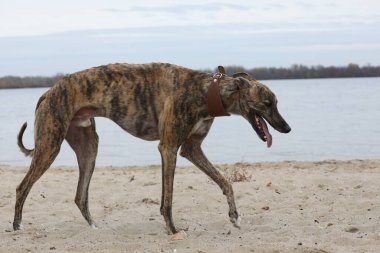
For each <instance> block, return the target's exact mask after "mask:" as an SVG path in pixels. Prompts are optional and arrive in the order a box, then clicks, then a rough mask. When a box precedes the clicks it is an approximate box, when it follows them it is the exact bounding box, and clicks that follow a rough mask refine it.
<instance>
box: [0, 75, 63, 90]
mask: <svg viewBox="0 0 380 253" xmlns="http://www.w3.org/2000/svg"><path fill="white" fill-rule="evenodd" d="M64 76H65V75H64V74H57V75H55V76H52V77H45V76H27V77H19V76H4V77H1V78H0V89H7V88H35V87H51V86H53V85H54V84H55V83H56V82H57V81H58V80H60V79H61V78H62V77H64Z"/></svg>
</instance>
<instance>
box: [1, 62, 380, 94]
mask: <svg viewBox="0 0 380 253" xmlns="http://www.w3.org/2000/svg"><path fill="white" fill-rule="evenodd" d="M225 70H226V72H227V74H228V75H232V74H233V73H236V72H246V73H248V74H250V75H251V76H253V77H254V78H255V79H257V80H268V79H303V78H338V77H380V66H371V65H367V66H359V65H357V64H354V63H350V64H348V65H347V66H343V67H335V66H330V67H324V66H311V67H308V66H305V65H293V66H291V67H290V68H275V67H260V68H252V69H246V68H244V67H242V66H225ZM206 71H208V72H216V71H217V70H214V71H210V70H206ZM64 76H65V75H64V74H57V75H55V76H53V77H41V76H37V77H33V76H31V77H17V76H5V77H1V78H0V89H5V88H32V87H51V86H53V85H54V84H55V83H56V82H57V81H58V80H59V79H61V78H62V77H64Z"/></svg>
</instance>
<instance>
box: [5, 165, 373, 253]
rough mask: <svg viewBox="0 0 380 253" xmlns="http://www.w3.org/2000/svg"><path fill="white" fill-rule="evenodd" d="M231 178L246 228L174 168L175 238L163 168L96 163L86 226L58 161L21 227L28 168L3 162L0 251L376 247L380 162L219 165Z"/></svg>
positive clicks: (212, 191)
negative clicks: (17, 215) (18, 214)
mask: <svg viewBox="0 0 380 253" xmlns="http://www.w3.org/2000/svg"><path fill="white" fill-rule="evenodd" d="M217 167H218V168H219V169H220V171H222V172H223V173H224V174H225V175H226V177H228V178H229V180H231V182H233V187H234V191H235V197H236V204H237V207H238V211H239V212H240V213H241V215H242V227H241V229H237V228H235V227H233V226H232V224H231V223H230V222H229V218H228V214H227V212H228V207H227V202H226V200H225V197H224V195H223V194H222V192H221V190H220V189H219V188H218V186H217V185H216V184H215V183H213V182H212V181H211V180H210V179H209V178H208V177H207V176H206V175H204V174H203V173H202V172H201V171H199V170H198V169H196V168H195V167H179V168H177V170H176V177H175V185H174V203H173V216H174V220H175V224H176V225H177V226H178V227H180V228H183V229H184V230H185V232H186V235H183V236H182V238H177V239H181V240H173V239H176V238H173V237H172V236H170V235H168V234H167V233H166V230H165V227H164V221H163V218H162V217H161V215H160V212H159V207H160V205H159V201H160V198H161V168H160V166H147V167H99V168H96V170H95V173H94V175H93V179H92V182H91V185H90V210H91V212H92V216H93V218H94V219H95V221H96V223H97V225H98V229H92V228H90V227H89V226H88V225H87V224H86V222H85V220H84V219H83V218H82V216H81V214H80V212H79V210H78V208H77V207H76V205H75V203H74V196H75V190H76V183H77V178H78V169H77V168H75V167H54V168H50V169H49V170H48V171H47V173H45V174H44V175H43V177H42V178H41V179H40V180H39V181H38V182H37V183H36V184H35V185H34V187H33V189H32V191H31V193H30V194H29V197H28V199H27V201H26V203H25V206H24V213H23V226H24V229H23V230H21V231H16V232H14V231H13V229H12V220H13V207H14V201H15V189H16V186H17V185H18V183H19V182H20V181H21V179H22V178H23V176H24V175H25V172H26V169H27V168H26V167H14V166H0V175H1V179H2V180H1V184H0V226H1V227H0V241H1V243H0V252H167V253H173V252H176V253H185V252H196V253H201V252H204V253H206V252H207V253H208V252H265V253H267V252H268V253H269V252H289V253H290V252H296V253H298V252H305V253H306V252H313V253H319V252H366V253H368V252H373V253H375V252H380V160H352V161H334V160H333V161H320V162H295V161H285V162H278V163H274V162H273V163H272V162H271V163H253V164H245V163H237V164H233V165H218V166H217Z"/></svg>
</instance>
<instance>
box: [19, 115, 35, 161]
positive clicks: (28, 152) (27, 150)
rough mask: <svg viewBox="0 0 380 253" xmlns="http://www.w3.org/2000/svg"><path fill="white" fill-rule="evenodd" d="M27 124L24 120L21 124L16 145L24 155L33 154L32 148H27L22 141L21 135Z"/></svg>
mask: <svg viewBox="0 0 380 253" xmlns="http://www.w3.org/2000/svg"><path fill="white" fill-rule="evenodd" d="M27 126H28V124H27V123H26V122H25V123H24V125H22V127H21V129H20V132H19V133H18V135H17V145H18V147H19V148H20V150H21V152H23V153H24V154H25V156H33V154H34V149H27V148H25V146H24V144H23V143H22V136H23V135H24V132H25V129H26V127H27Z"/></svg>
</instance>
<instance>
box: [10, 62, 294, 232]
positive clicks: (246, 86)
mask: <svg viewBox="0 0 380 253" xmlns="http://www.w3.org/2000/svg"><path fill="white" fill-rule="evenodd" d="M212 78H213V77H212V75H210V74H208V73H203V72H199V71H194V70H191V69H187V68H183V67H179V66H175V65H171V64H162V63H152V64H142V65H132V64H111V65H107V66H100V67H96V68H91V69H88V70H84V71H81V72H77V73H74V74H71V75H69V76H67V77H65V78H63V79H62V80H60V81H59V82H58V83H57V84H56V85H55V86H53V87H52V88H51V89H50V90H48V91H47V92H46V93H45V94H43V95H42V97H41V98H40V100H39V101H38V104H37V108H36V118H35V123H34V139H35V146H34V149H33V150H29V149H26V148H25V147H24V145H23V144H22V135H23V132H24V130H25V128H26V123H25V124H24V125H23V127H22V128H21V130H20V133H19V135H18V145H19V146H20V149H21V151H22V152H24V153H25V154H26V155H31V156H33V159H32V162H31V165H30V168H29V171H28V172H27V174H26V175H25V177H24V179H23V180H22V182H21V183H20V185H19V186H18V187H17V190H16V205H15V216H14V222H13V227H14V229H15V230H17V229H20V225H21V219H22V208H23V205H24V202H25V199H26V197H27V195H28V193H29V192H30V189H31V188H32V186H33V184H34V183H35V182H36V181H37V180H38V179H39V178H40V177H41V176H42V174H43V173H44V172H45V171H46V170H47V169H48V168H49V167H50V165H51V164H52V162H53V161H54V159H55V158H56V156H57V154H58V153H59V150H60V146H61V144H62V142H63V140H64V139H66V141H67V142H68V143H69V144H70V146H71V147H72V149H73V150H74V151H75V153H76V155H77V159H78V164H79V172H80V174H79V181H78V187H77V193H76V197H75V203H76V204H77V206H78V207H79V209H80V211H81V213H82V215H83V216H84V218H85V219H86V220H87V222H88V223H89V224H90V225H91V226H95V224H94V222H93V220H92V218H91V215H90V212H89V208H88V187H89V183H90V180H91V176H92V173H93V171H94V166H95V159H96V155H97V150H98V135H97V133H96V130H95V121H94V117H98V116H99V117H107V118H109V119H111V120H113V121H114V122H116V123H117V124H118V125H119V126H120V127H122V128H123V129H124V130H126V131H127V132H129V133H131V134H132V135H134V136H136V137H139V138H142V139H144V140H159V141H160V142H159V146H158V149H159V151H160V153H161V157H162V199H161V208H160V210H161V214H162V215H163V217H164V219H165V222H166V226H167V228H168V230H169V232H171V233H176V232H178V230H177V229H176V227H175V226H174V223H173V219H172V199H173V180H174V171H175V167H176V159H177V152H178V150H179V148H180V147H181V151H180V154H181V155H182V156H184V157H186V158H187V159H189V160H190V161H191V162H193V163H194V164H195V165H196V166H197V167H198V168H199V169H201V170H202V171H203V172H205V173H206V174H207V175H208V176H209V177H210V178H211V179H213V180H214V181H215V182H216V183H217V184H218V185H219V187H220V188H221V189H222V191H223V194H224V195H226V197H227V202H228V205H229V217H230V220H231V222H232V223H233V224H234V225H235V226H239V221H240V217H239V215H238V212H237V210H236V206H235V200H234V194H233V190H232V186H231V184H230V183H229V182H228V181H227V180H226V179H225V178H224V177H223V176H222V174H221V173H220V172H219V171H218V170H216V169H215V167H214V166H213V165H212V164H211V163H210V162H209V161H208V160H207V158H206V156H205V155H204V154H203V152H202V149H201V143H202V141H203V139H204V138H205V137H206V135H207V133H208V131H209V129H210V127H211V125H212V123H213V120H214V118H213V117H211V116H210V115H209V113H208V110H207V101H206V93H207V88H208V86H209V85H210V83H211V81H212ZM220 94H221V98H222V102H223V105H224V106H225V108H226V109H227V111H228V112H229V113H232V114H238V115H242V116H243V117H245V118H247V119H248V120H249V121H250V122H251V124H252V119H250V113H251V112H252V110H254V111H255V112H256V113H257V114H259V115H260V116H261V117H263V118H265V119H266V120H267V121H268V122H269V123H270V124H271V125H272V126H273V127H274V128H275V129H276V130H278V131H280V132H289V131H290V127H289V126H288V125H287V123H286V122H285V121H284V120H283V119H282V117H281V116H280V114H279V113H278V111H277V108H276V103H277V100H276V97H275V95H274V94H273V93H272V92H271V91H270V90H269V89H268V88H267V87H266V86H264V85H262V84H260V83H259V82H257V81H255V80H253V79H252V78H251V77H250V76H248V75H246V74H244V73H240V74H237V75H235V76H234V77H227V76H225V77H223V78H222V80H221V82H220Z"/></svg>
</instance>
